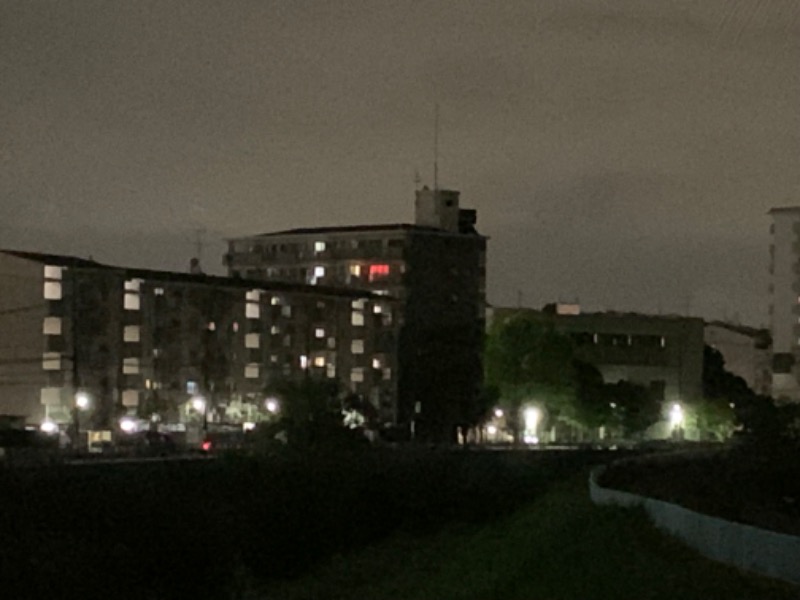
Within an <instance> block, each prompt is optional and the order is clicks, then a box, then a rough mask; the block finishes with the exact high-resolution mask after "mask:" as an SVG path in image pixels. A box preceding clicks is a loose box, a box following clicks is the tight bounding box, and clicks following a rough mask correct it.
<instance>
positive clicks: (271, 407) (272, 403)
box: [265, 398, 280, 414]
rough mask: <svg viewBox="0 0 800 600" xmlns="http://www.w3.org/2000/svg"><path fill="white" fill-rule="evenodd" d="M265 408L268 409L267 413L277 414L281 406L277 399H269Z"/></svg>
mask: <svg viewBox="0 0 800 600" xmlns="http://www.w3.org/2000/svg"><path fill="white" fill-rule="evenodd" d="M265 406H266V407H267V411H269V412H271V413H272V414H275V413H276V412H278V411H279V410H280V405H279V404H278V401H277V400H276V399H275V398H268V399H267V402H266V404H265Z"/></svg>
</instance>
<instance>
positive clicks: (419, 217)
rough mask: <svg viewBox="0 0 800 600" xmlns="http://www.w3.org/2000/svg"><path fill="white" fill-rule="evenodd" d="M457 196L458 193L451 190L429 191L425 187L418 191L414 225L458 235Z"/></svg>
mask: <svg viewBox="0 0 800 600" xmlns="http://www.w3.org/2000/svg"><path fill="white" fill-rule="evenodd" d="M458 196H459V193H458V192H456V191H453V190H431V189H428V188H427V187H424V188H422V189H421V190H418V191H417V197H416V199H415V202H414V217H415V218H414V223H415V224H416V225H422V226H424V227H436V228H437V229H444V230H445V231H449V232H450V233H458V230H459V227H458V221H459V214H458V213H459V208H458Z"/></svg>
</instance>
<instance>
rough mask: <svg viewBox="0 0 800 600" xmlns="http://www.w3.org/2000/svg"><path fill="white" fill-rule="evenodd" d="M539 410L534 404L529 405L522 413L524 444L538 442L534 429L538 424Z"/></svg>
mask: <svg viewBox="0 0 800 600" xmlns="http://www.w3.org/2000/svg"><path fill="white" fill-rule="evenodd" d="M540 417H541V411H539V409H538V408H536V407H535V406H529V407H528V408H526V409H525V410H524V411H523V413H522V418H523V419H524V421H525V435H524V437H523V439H524V440H525V443H526V444H538V443H539V438H538V437H537V435H536V429H537V427H538V426H539V418H540Z"/></svg>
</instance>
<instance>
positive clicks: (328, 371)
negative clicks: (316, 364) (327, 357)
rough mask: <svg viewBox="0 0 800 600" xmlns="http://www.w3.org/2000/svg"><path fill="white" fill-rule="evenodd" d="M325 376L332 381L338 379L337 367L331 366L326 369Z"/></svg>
mask: <svg viewBox="0 0 800 600" xmlns="http://www.w3.org/2000/svg"><path fill="white" fill-rule="evenodd" d="M325 374H326V375H327V376H328V377H330V378H331V379H333V378H334V377H336V365H332V364H329V365H328V366H327V367H325Z"/></svg>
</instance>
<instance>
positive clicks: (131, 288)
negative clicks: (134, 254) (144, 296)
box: [125, 279, 142, 292]
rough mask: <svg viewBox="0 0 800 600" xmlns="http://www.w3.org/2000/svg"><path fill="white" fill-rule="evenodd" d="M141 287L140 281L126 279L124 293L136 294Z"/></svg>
mask: <svg viewBox="0 0 800 600" xmlns="http://www.w3.org/2000/svg"><path fill="white" fill-rule="evenodd" d="M141 285H142V280H141V279H128V280H127V281H126V282H125V291H126V292H138V291H139V290H140V289H141Z"/></svg>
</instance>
